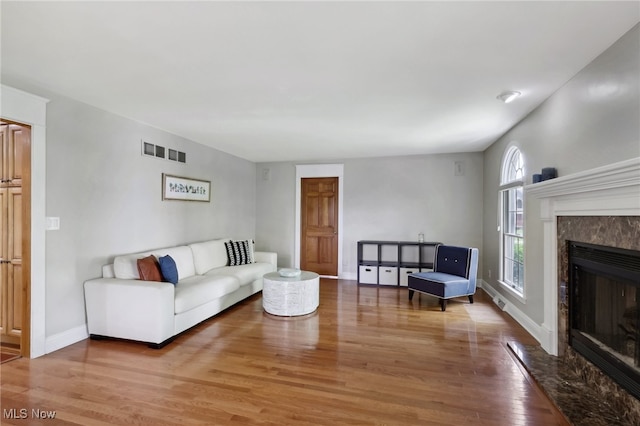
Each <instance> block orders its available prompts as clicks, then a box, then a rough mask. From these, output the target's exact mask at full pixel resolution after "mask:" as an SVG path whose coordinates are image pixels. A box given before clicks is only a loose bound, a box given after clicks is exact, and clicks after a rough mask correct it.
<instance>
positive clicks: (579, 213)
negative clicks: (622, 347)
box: [525, 157, 640, 425]
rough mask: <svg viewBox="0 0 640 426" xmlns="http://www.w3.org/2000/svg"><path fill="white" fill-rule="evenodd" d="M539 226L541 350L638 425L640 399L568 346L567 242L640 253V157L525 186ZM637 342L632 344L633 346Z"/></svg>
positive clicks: (568, 280)
mask: <svg viewBox="0 0 640 426" xmlns="http://www.w3.org/2000/svg"><path fill="white" fill-rule="evenodd" d="M525 193H526V194H527V196H528V197H529V199H538V200H539V203H540V219H541V220H542V226H543V277H542V278H543V280H542V281H543V286H544V295H543V299H544V316H543V322H542V324H541V326H540V329H539V331H538V332H537V337H538V340H539V341H540V343H541V346H542V348H543V349H544V350H545V351H546V352H547V353H548V354H550V355H556V356H558V359H559V360H561V362H562V364H563V365H565V366H566V368H568V369H570V370H572V371H574V372H575V373H577V374H578V375H579V376H580V377H581V378H582V380H583V381H584V383H586V386H587V387H588V388H589V389H590V390H593V391H594V392H597V393H598V395H599V397H598V399H599V400H600V401H602V403H604V404H606V405H608V406H609V407H611V408H613V409H614V410H615V411H616V412H617V413H621V415H622V416H623V417H624V418H625V419H628V420H629V422H628V423H629V424H639V425H640V399H639V398H638V397H637V395H635V394H633V393H632V392H631V391H628V390H627V389H625V388H624V387H623V386H621V385H619V384H618V383H616V381H614V380H613V379H612V378H611V376H610V375H609V374H607V373H605V372H603V370H602V369H601V368H599V367H596V365H595V364H594V362H593V361H591V360H587V358H586V357H585V356H584V355H582V354H581V353H579V352H578V351H577V350H576V349H574V347H572V346H571V345H570V342H569V341H570V339H571V340H572V341H575V340H576V339H573V338H572V337H571V334H572V330H571V320H570V318H569V309H571V307H570V306H569V305H570V304H571V300H570V299H571V297H570V296H571V294H570V293H571V289H570V288H569V287H570V284H569V283H570V276H569V270H570V268H569V244H570V243H569V242H581V243H586V244H593V245H601V246H608V247H617V248H620V249H626V250H634V251H636V252H640V197H639V196H638V194H640V157H638V158H633V159H629V160H625V161H621V162H619V163H614V164H610V165H606V166H602V167H598V168H596V169H591V170H585V171H582V172H578V173H575V174H573V175H566V176H561V177H559V178H556V179H551V180H549V181H545V182H541V183H536V184H533V185H527V186H526V187H525ZM605 263H609V262H605ZM636 342H637V341H636Z"/></svg>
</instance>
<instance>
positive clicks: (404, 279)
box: [400, 268, 420, 287]
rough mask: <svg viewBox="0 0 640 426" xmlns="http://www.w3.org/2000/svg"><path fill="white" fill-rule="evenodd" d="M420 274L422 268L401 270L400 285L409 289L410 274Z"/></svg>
mask: <svg viewBox="0 0 640 426" xmlns="http://www.w3.org/2000/svg"><path fill="white" fill-rule="evenodd" d="M416 272H420V268H400V285H401V286H402V287H407V286H408V285H409V274H413V273H416Z"/></svg>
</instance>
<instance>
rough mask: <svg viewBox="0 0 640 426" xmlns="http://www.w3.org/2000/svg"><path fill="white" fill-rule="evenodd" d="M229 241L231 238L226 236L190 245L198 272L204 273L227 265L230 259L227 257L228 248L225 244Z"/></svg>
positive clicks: (199, 273)
mask: <svg viewBox="0 0 640 426" xmlns="http://www.w3.org/2000/svg"><path fill="white" fill-rule="evenodd" d="M227 241H230V239H229V238H224V239H220V240H211V241H205V242H202V243H195V244H190V245H189V247H191V251H192V252H193V263H194V265H195V271H196V274H198V275H204V274H205V273H206V272H207V271H210V270H212V269H213V268H219V267H221V266H227V262H228V261H229V259H228V258H227V250H226V248H225V245H224V243H226V242H227Z"/></svg>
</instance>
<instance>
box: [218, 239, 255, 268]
mask: <svg viewBox="0 0 640 426" xmlns="http://www.w3.org/2000/svg"><path fill="white" fill-rule="evenodd" d="M224 245H225V247H226V248H227V256H228V257H229V266H237V265H247V264H249V263H253V250H252V245H253V242H252V241H249V240H244V241H229V242H226V243H224Z"/></svg>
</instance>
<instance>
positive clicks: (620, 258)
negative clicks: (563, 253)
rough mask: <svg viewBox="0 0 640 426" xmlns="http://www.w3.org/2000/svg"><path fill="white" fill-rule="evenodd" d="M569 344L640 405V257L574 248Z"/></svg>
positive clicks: (571, 247) (571, 248)
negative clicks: (637, 400)
mask: <svg viewBox="0 0 640 426" xmlns="http://www.w3.org/2000/svg"><path fill="white" fill-rule="evenodd" d="M569 268H570V269H569V277H570V278H569V289H570V292H569V294H570V299H569V319H570V322H569V326H570V333H569V344H570V346H571V347H572V348H573V349H574V350H575V351H576V352H578V353H580V354H581V355H582V356H584V357H585V358H586V359H588V360H589V361H591V362H592V363H593V364H594V365H596V366H597V367H598V368H600V369H601V370H602V371H603V372H604V373H605V374H606V375H608V376H609V377H611V378H612V379H613V380H614V381H615V382H617V383H618V384H619V385H620V386H622V387H623V388H624V389H626V390H627V391H628V392H629V393H630V394H632V395H633V396H635V397H636V398H637V399H640V330H639V326H640V314H639V313H640V310H639V309H638V306H639V301H640V251H635V250H626V249H620V248H615V247H607V246H600V245H594V244H586V243H578V242H569Z"/></svg>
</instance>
